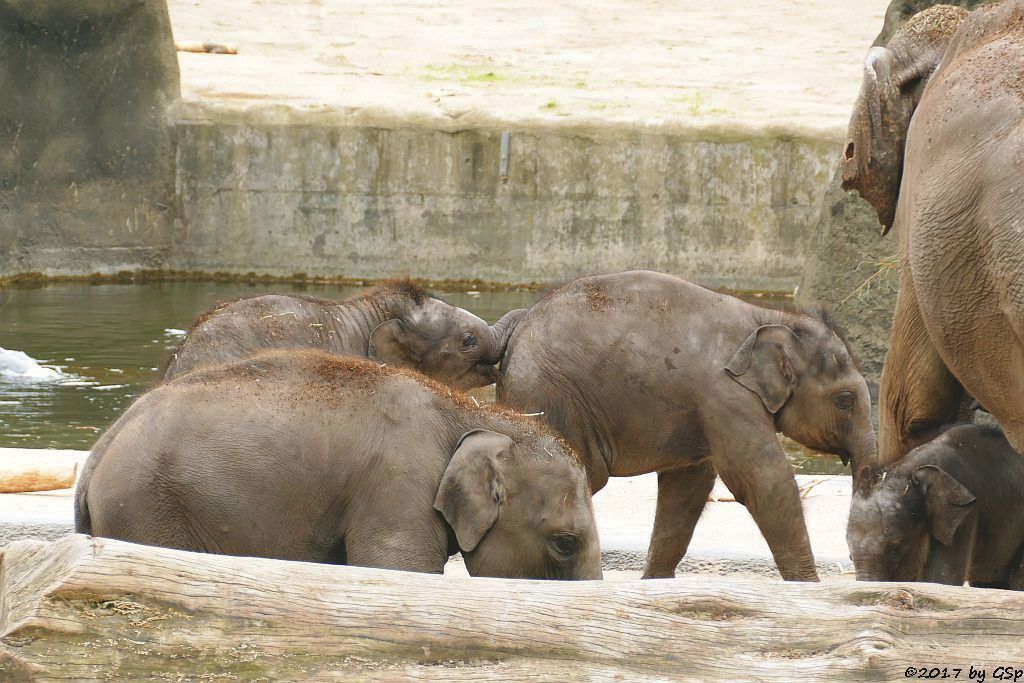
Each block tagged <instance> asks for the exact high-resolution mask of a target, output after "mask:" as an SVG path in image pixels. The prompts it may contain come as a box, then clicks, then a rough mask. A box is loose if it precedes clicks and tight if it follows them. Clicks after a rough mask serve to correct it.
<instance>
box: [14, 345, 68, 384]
mask: <svg viewBox="0 0 1024 683" xmlns="http://www.w3.org/2000/svg"><path fill="white" fill-rule="evenodd" d="M63 376H64V375H62V374H61V372H60V370H56V369H54V368H47V367H43V366H42V365H40V364H39V362H38V361H37V360H36V359H35V358H32V357H31V356H29V355H28V354H27V353H25V352H24V351H13V350H10V349H5V348H3V347H0V377H3V378H7V379H14V380H22V381H30V382H53V381H57V380H59V379H61V378H62V377H63Z"/></svg>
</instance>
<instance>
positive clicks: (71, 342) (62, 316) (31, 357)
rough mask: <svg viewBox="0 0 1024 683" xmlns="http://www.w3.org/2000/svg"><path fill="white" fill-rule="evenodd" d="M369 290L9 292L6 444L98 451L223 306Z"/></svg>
mask: <svg viewBox="0 0 1024 683" xmlns="http://www.w3.org/2000/svg"><path fill="white" fill-rule="evenodd" d="M364 289H365V288H363V287H354V286H346V285H320V284H271V285H268V284H254V285H250V284H244V283H211V282H159V283H146V284H103V285H89V284H51V285H44V286H40V287H13V288H10V289H6V290H3V291H0V347H2V348H3V349H5V351H0V447H15V448H72V449H88V448H90V447H91V446H92V444H93V442H94V441H95V440H96V438H97V436H98V435H99V433H100V432H102V431H103V430H104V429H105V428H106V427H107V426H108V425H109V424H110V423H111V422H113V421H114V420H115V419H117V417H118V415H120V414H121V412H122V411H123V410H124V409H125V408H126V407H127V406H128V405H129V404H130V403H131V401H132V400H133V399H134V398H135V397H136V396H138V395H139V394H141V393H142V392H144V391H146V389H148V388H149V387H151V386H152V385H153V384H154V383H155V382H156V381H157V380H158V379H159V374H160V372H159V371H160V368H161V367H162V365H163V363H164V361H165V360H166V358H167V354H168V352H169V350H170V349H172V348H173V347H174V346H175V345H176V344H177V342H178V340H179V339H180V337H181V333H182V331H183V330H184V329H185V328H187V327H188V326H189V324H190V323H191V321H192V320H193V318H195V316H196V315H197V314H198V313H200V312H202V311H204V310H206V309H208V308H209V307H211V306H212V305H213V304H215V303H216V302H218V301H221V300H224V299H231V298H235V297H239V296H249V295H256V294H262V293H267V292H280V293H303V294H311V295H315V296H321V297H325V298H329V299H339V300H340V299H345V298H348V297H350V296H352V295H354V294H357V293H359V292H360V291H363V290H364ZM437 294H438V295H440V296H442V297H443V298H444V299H445V300H446V301H448V302H450V303H452V304H454V305H456V306H462V307H464V308H467V309H469V310H472V311H473V312H475V313H476V314H477V315H479V316H480V317H482V318H484V319H485V320H487V321H488V322H493V321H495V320H497V319H498V318H500V317H501V315H502V314H504V313H505V312H506V311H508V310H511V309H513V308H523V307H528V306H530V305H531V304H533V302H534V301H535V300H536V299H537V297H538V296H539V294H538V293H537V292H532V291H525V290H523V291H503V292H491V291H484V292H454V291H438V292H437ZM16 352H20V353H21V354H25V356H21V355H20V354H18V353H16ZM26 357H27V358H26ZM53 371H56V372H53ZM26 374H29V375H33V374H34V375H38V376H25V375H26ZM787 451H788V452H789V454H790V457H791V458H792V459H793V460H794V463H795V464H796V465H797V468H798V469H799V470H800V471H802V472H804V473H835V474H840V473H843V468H842V467H841V466H840V465H839V461H838V459H837V458H834V457H817V456H815V455H813V454H809V453H806V452H804V451H803V450H802V449H800V448H799V447H797V446H796V445H795V444H791V443H790V444H788V446H787Z"/></svg>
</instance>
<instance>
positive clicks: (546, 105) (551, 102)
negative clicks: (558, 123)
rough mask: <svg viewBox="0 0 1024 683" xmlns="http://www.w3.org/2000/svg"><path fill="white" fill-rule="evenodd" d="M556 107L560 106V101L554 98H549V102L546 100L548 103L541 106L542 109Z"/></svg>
mask: <svg viewBox="0 0 1024 683" xmlns="http://www.w3.org/2000/svg"><path fill="white" fill-rule="evenodd" d="M556 107H558V102H555V101H554V100H548V101H547V102H546V103H545V104H544V105H543V106H542V107H541V109H555V108H556Z"/></svg>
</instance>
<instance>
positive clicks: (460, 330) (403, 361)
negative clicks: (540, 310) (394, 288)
mask: <svg viewBox="0 0 1024 683" xmlns="http://www.w3.org/2000/svg"><path fill="white" fill-rule="evenodd" d="M388 308H389V309H390V310H391V313H392V315H393V316H394V317H392V318H391V319H390V320H386V321H384V322H382V323H380V324H379V325H377V326H376V327H375V328H374V329H373V330H372V331H371V333H370V339H369V343H368V346H367V356H369V357H370V358H372V359H374V360H377V361H380V362H382V363H387V364H388V365H395V366H399V367H407V368H412V369H414V370H417V371H419V372H422V373H423V374H425V375H427V376H428V377H431V378H433V379H436V380H438V381H440V382H443V383H445V384H449V385H451V386H454V387H456V388H459V389H472V388H475V387H483V386H487V385H488V384H493V383H494V382H495V381H497V374H498V373H497V369H496V368H495V367H494V365H495V364H496V363H498V362H499V361H500V360H501V357H502V355H504V353H505V346H506V345H507V344H508V339H509V337H510V336H511V334H512V330H513V329H514V328H515V325H516V323H517V322H518V321H519V319H520V318H521V317H522V316H523V315H524V314H525V313H526V311H525V310H517V311H512V312H510V313H507V314H506V315H505V316H503V317H502V319H501V320H499V321H498V322H497V323H495V324H494V325H493V326H488V325H487V323H486V322H484V321H483V320H481V319H480V318H479V317H477V316H476V315H474V314H472V313H470V312H469V311H467V310H465V309H462V308H458V307H457V306H452V305H450V304H448V303H445V302H444V301H442V300H440V299H438V298H436V297H433V296H431V295H429V294H427V293H426V292H424V291H423V290H421V289H419V288H418V287H415V286H414V285H409V284H408V283H406V288H405V289H404V290H399V291H398V292H397V296H393V297H392V299H391V300H390V301H389V302H388Z"/></svg>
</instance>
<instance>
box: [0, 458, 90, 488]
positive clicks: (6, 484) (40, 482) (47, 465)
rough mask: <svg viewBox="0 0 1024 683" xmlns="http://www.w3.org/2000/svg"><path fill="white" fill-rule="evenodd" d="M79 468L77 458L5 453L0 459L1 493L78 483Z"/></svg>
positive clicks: (65, 486)
mask: <svg viewBox="0 0 1024 683" xmlns="http://www.w3.org/2000/svg"><path fill="white" fill-rule="evenodd" d="M77 471H78V463H77V461H75V460H74V459H73V458H69V457H67V456H63V455H61V456H57V455H46V454H45V453H33V454H32V455H5V456H4V457H3V458H2V459H0V493H27V492H30V491H55V490H57V489H68V488H71V487H72V486H74V485H75V474H76V473H77Z"/></svg>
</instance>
